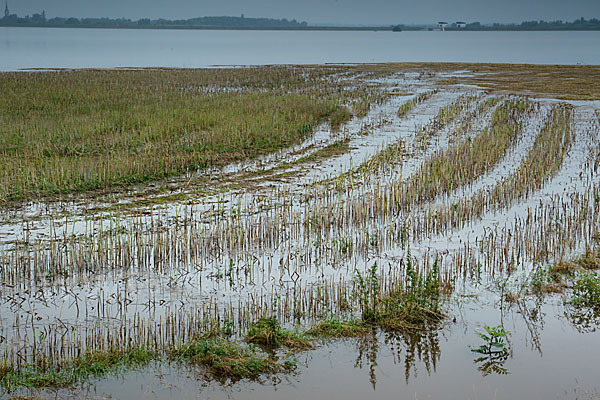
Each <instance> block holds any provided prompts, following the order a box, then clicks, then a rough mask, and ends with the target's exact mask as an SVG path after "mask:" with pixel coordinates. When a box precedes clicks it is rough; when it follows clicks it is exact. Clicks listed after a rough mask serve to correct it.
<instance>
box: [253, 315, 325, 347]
mask: <svg viewBox="0 0 600 400" xmlns="http://www.w3.org/2000/svg"><path fill="white" fill-rule="evenodd" d="M246 341H247V342H248V343H254V344H258V345H261V346H264V347H268V348H276V347H280V346H285V347H287V348H290V349H293V350H304V349H310V348H312V347H313V346H312V344H311V343H310V341H308V340H307V339H306V338H304V337H303V336H302V335H300V334H298V333H297V332H293V331H290V330H289V329H285V328H283V327H281V325H280V324H279V321H278V320H277V318H276V317H263V318H261V319H259V320H258V321H256V322H255V323H254V324H253V325H252V326H250V328H248V333H247V334H246Z"/></svg>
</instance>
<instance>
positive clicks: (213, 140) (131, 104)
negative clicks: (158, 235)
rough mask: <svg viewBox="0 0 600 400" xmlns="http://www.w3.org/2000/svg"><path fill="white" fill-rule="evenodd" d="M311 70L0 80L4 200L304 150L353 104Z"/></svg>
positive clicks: (69, 74)
mask: <svg viewBox="0 0 600 400" xmlns="http://www.w3.org/2000/svg"><path fill="white" fill-rule="evenodd" d="M310 74H311V77H309V78H307V80H310V82H305V81H298V80H297V79H295V78H294V75H295V72H294V71H291V70H288V71H286V69H283V68H281V69H280V68H275V69H256V70H254V71H251V70H250V69H247V70H245V71H230V70H227V71H225V70H224V71H206V70H185V71H184V70H169V71H158V70H157V71H151V70H144V71H60V72H55V73H40V72H36V73H18V74H12V73H0V115H2V123H1V124H0V201H10V200H16V199H22V198H35V197H39V196H45V195H53V194H61V193H68V192H80V191H90V190H96V189H101V188H107V187H111V186H128V185H131V184H135V183H139V182H146V181H150V180H159V179H162V178H165V177H167V176H172V175H176V174H181V173H184V172H187V171H190V170H195V169H199V168H206V167H214V166H219V165H223V164H226V163H229V162H234V161H243V160H246V159H249V158H253V157H256V156H259V155H261V154H266V153H269V152H272V151H275V150H278V149H281V148H285V147H287V146H290V145H293V144H297V143H299V142H301V141H302V140H304V139H305V138H306V137H307V136H308V135H310V134H311V133H312V131H313V128H314V127H315V126H316V125H317V124H319V123H321V122H326V121H329V122H330V123H331V126H332V127H334V128H336V127H339V126H340V125H341V124H342V123H344V122H346V121H347V120H348V119H349V118H350V116H351V115H350V112H349V111H348V109H347V108H346V107H345V106H343V105H342V104H343V103H345V100H344V99H342V98H341V97H340V96H339V95H338V94H336V90H337V88H335V87H330V86H328V85H327V84H325V83H324V82H323V81H319V79H320V77H322V76H324V74H323V73H322V72H319V71H317V70H314V71H312V72H310ZM253 75H257V76H260V78H256V77H253ZM344 96H345V95H344Z"/></svg>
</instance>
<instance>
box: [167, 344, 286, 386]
mask: <svg viewBox="0 0 600 400" xmlns="http://www.w3.org/2000/svg"><path fill="white" fill-rule="evenodd" d="M168 354H169V358H170V359H171V360H175V361H180V362H185V363H187V364H192V365H196V366H201V367H204V368H206V370H207V372H208V373H209V374H210V375H211V376H213V377H214V378H215V379H217V380H221V381H226V380H232V381H237V380H240V379H246V378H248V379H256V378H258V377H259V376H260V375H265V374H266V375H269V374H276V373H279V372H289V371H291V370H293V369H294V367H295V365H294V363H293V362H292V361H289V360H288V361H284V362H283V363H280V362H278V361H277V360H276V359H274V358H271V357H269V356H267V355H265V354H263V353H262V352H260V351H259V350H258V349H257V348H255V347H253V346H252V345H250V346H243V345H241V344H239V343H236V342H233V341H228V340H226V339H224V338H222V337H213V338H203V339H199V340H192V341H190V342H188V343H185V344H183V345H181V346H177V347H174V348H172V349H171V350H170V351H169V352H168Z"/></svg>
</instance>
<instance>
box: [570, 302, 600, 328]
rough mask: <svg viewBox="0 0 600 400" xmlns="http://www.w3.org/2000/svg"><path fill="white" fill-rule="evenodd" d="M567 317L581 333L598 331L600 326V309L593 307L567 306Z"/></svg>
mask: <svg viewBox="0 0 600 400" xmlns="http://www.w3.org/2000/svg"><path fill="white" fill-rule="evenodd" d="M565 317H566V318H567V321H569V323H571V325H573V327H574V328H575V329H577V331H579V332H580V333H592V332H596V330H597V329H598V327H600V310H598V309H594V308H591V307H575V306H573V305H567V307H565Z"/></svg>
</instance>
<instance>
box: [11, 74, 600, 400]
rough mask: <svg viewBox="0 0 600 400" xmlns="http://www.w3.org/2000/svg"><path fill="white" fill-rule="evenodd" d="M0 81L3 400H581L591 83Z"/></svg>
mask: <svg viewBox="0 0 600 400" xmlns="http://www.w3.org/2000/svg"><path fill="white" fill-rule="evenodd" d="M1 75H2V76H0V79H2V80H3V81H4V82H6V83H7V84H6V85H4V86H3V87H4V88H5V89H4V90H6V93H4V96H3V99H4V100H3V103H0V111H1V112H2V114H0V115H2V116H3V121H4V126H5V128H3V129H6V130H7V132H8V129H13V130H14V131H15V132H19V134H18V135H15V136H14V137H12V139H10V140H9V139H3V142H0V143H1V144H2V146H3V148H2V153H1V155H0V157H1V158H0V165H1V166H2V167H3V171H1V172H0V205H1V207H2V212H1V213H0V285H1V286H0V390H1V392H0V398H6V399H8V398H11V397H15V398H22V397H17V396H33V398H38V397H39V398H56V397H58V398H121V399H136V398H141V397H148V398H157V399H165V398H173V397H175V398H182V399H183V398H189V399H196V398H209V399H220V398H243V399H252V398H256V399H259V398H260V399H264V398H286V399H288V398H289V399H295V398H298V399H300V398H307V397H309V396H312V397H315V398H331V399H342V398H343V399H363V398H367V397H373V398H382V399H388V398H390V399H391V398H398V397H400V398H415V399H428V398H432V399H439V398H443V399H448V398H456V399H465V398H469V399H514V398H531V399H554V398H556V399H563V398H568V399H598V398H600V383H599V382H600V381H599V380H598V372H597V365H598V362H600V346H599V344H600V342H599V340H600V338H599V336H598V333H597V332H596V330H597V328H598V326H599V324H600V278H599V277H598V274H597V272H595V270H596V269H598V268H600V247H599V245H600V243H599V241H600V231H599V228H600V220H599V211H600V176H599V171H598V166H599V165H600V92H599V91H600V68H597V67H579V66H573V67H560V66H523V65H513V66H511V65H483V64H479V65H467V64H422V65H421V64H369V65H328V66H302V67H299V66H277V67H250V68H239V69H238V68H236V69H231V70H226V69H224V70H151V69H143V70H126V71H124V70H121V71H119V70H85V71H84V70H75V71H47V72H18V73H2V74H1ZM10 85H14V87H15V88H16V87H21V88H24V89H19V90H16V89H14V90H12V89H10V87H11V86H10ZM57 85H59V86H60V85H63V86H64V87H68V88H70V90H72V93H73V94H72V97H69V98H68V99H67V100H65V99H64V97H63V95H64V94H61V93H59V92H56V93H54V92H52V91H50V92H49V93H50V94H48V95H47V96H50V97H49V98H48V99H45V100H44V102H42V101H41V100H39V101H38V95H37V94H36V92H37V91H39V90H41V89H40V88H48V87H56V86H57ZM83 86H88V87H90V86H91V87H95V88H97V89H98V90H102V89H106V90H107V94H106V95H102V96H94V97H93V98H91V97H90V96H88V95H86V94H84V93H85V92H84V91H80V89H81V87H83ZM7 87H8V88H9V89H6V88H7ZM107 88H108V89H107ZM111 91H113V92H111ZM20 93H21V94H20ZM24 93H26V94H27V95H25V94H24ZM52 96H54V97H52ZM49 99H50V100H49ZM273 99H275V100H273ZM115 101H119V102H121V101H122V103H119V104H121V105H120V106H119V107H114V109H112V108H111V107H109V106H108V105H110V104H112V102H115ZM48 102H49V103H52V106H46V105H45V104H47V103H48ZM45 107H47V108H45ZM38 112H39V113H38ZM63 115H69V118H68V119H66V121H63V118H62V116H63ZM129 118H131V120H129ZM59 120H60V121H61V122H57V121H59ZM90 121H92V122H94V121H95V122H94V125H90V124H91V122H90ZM113 123H114V125H113ZM7 126H8V128H6V127H7ZM157 131H158V132H160V133H161V134H159V135H157V134H155V133H156V132H157ZM28 132H35V135H29V136H28ZM163 132H167V133H163ZM100 133H101V134H100ZM102 135H106V136H102ZM5 137H7V136H5ZM39 138H44V139H39ZM46 138H49V139H48V143H45V142H44V140H46ZM98 138H101V139H102V138H108V139H105V140H104V139H103V140H100V139H98ZM107 143H108V145H107ZM198 143H202V146H198V145H197V144H198ZM61 146H62V147H61ZM106 149H108V150H106ZM74 160H75V161H74Z"/></svg>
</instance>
